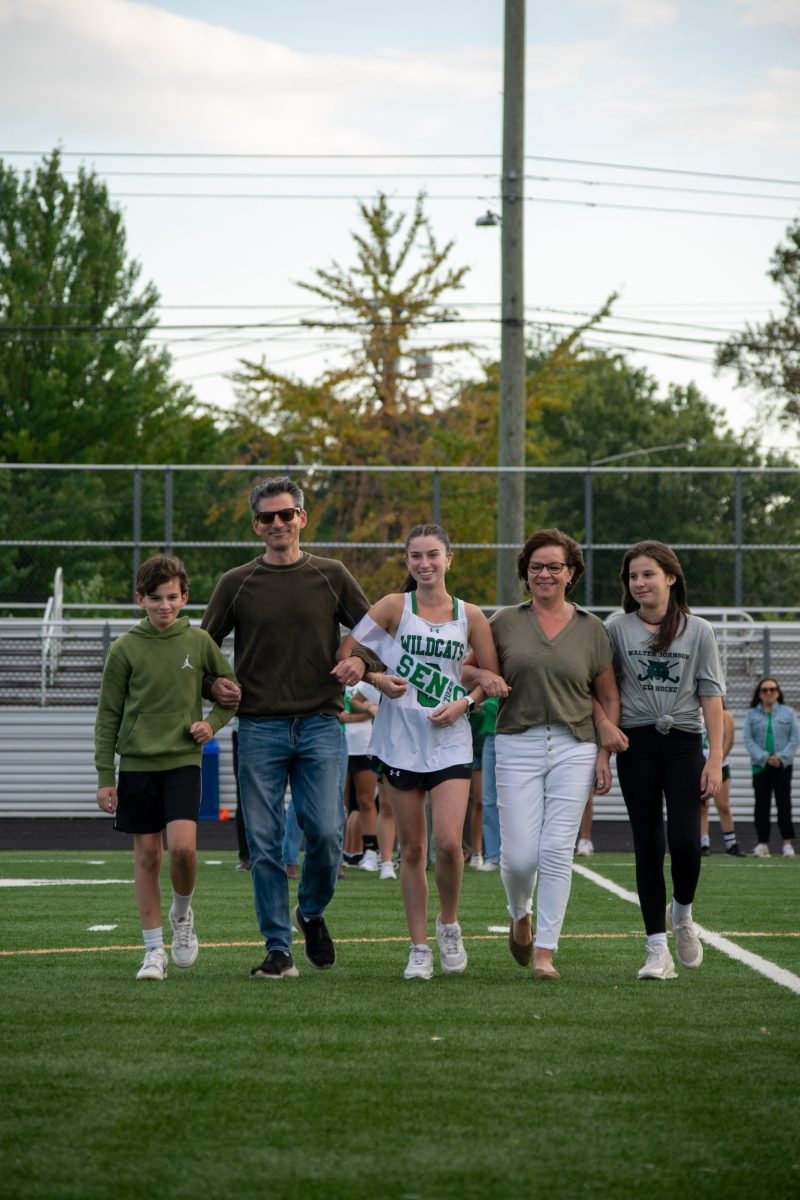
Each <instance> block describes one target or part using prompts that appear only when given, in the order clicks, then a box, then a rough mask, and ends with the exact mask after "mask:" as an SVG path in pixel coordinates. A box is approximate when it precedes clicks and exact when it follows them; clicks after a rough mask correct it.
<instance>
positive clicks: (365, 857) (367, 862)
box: [358, 850, 378, 871]
mask: <svg viewBox="0 0 800 1200" xmlns="http://www.w3.org/2000/svg"><path fill="white" fill-rule="evenodd" d="M358 865H359V867H360V868H361V870H362V871H377V869H378V852H377V850H365V851H364V853H363V854H362V855H361V862H360V863H359V864H358Z"/></svg>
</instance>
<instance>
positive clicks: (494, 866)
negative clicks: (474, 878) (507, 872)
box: [478, 858, 500, 871]
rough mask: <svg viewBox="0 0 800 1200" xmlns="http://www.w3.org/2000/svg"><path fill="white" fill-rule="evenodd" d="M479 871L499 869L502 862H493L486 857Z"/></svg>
mask: <svg viewBox="0 0 800 1200" xmlns="http://www.w3.org/2000/svg"><path fill="white" fill-rule="evenodd" d="M478 870H479V871H499V870H500V863H496V862H491V860H490V859H488V858H487V859H484V862H483V866H482V867H478Z"/></svg>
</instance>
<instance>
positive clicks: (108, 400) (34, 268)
mask: <svg viewBox="0 0 800 1200" xmlns="http://www.w3.org/2000/svg"><path fill="white" fill-rule="evenodd" d="M60 168H61V164H60V160H59V155H58V152H57V151H55V152H54V153H53V154H51V155H50V156H49V157H47V158H45V160H44V161H43V162H42V164H41V165H40V166H39V167H38V168H37V169H36V170H35V171H33V172H30V171H29V172H26V173H25V175H24V176H22V177H21V178H20V177H19V176H18V175H17V174H16V173H15V172H14V171H13V170H12V169H11V168H10V167H8V166H7V165H5V164H4V163H3V162H2V161H0V346H2V357H0V412H1V413H2V417H3V420H2V422H0V458H2V459H3V460H4V461H7V462H61V463H63V462H69V463H79V462H130V461H138V462H158V461H164V456H165V453H167V452H173V451H174V449H175V448H176V445H177V443H179V442H180V440H181V439H180V422H181V421H182V420H183V419H184V418H185V416H186V414H187V413H188V412H189V411H190V409H191V406H192V402H193V397H192V394H191V393H190V392H189V390H188V389H187V388H186V387H184V386H183V385H181V384H177V383H175V382H174V381H172V380H171V379H170V377H169V370H170V357H169V354H168V352H167V351H166V350H165V349H164V348H161V347H157V346H153V345H152V344H151V343H150V342H149V341H148V339H149V337H150V335H151V333H152V332H153V330H154V328H155V327H156V325H157V323H158V322H157V316H156V305H157V303H158V293H157V292H156V290H155V288H154V286H153V285H152V284H150V283H147V284H142V283H141V280H140V276H141V269H140V267H139V264H138V263H136V262H135V261H133V260H130V259H129V258H128V256H127V248H126V236H125V227H124V223H123V219H122V215H121V213H120V212H119V211H118V210H117V209H116V208H115V207H114V206H113V205H112V204H111V202H110V200H109V197H108V192H107V189H106V187H105V184H103V183H102V182H101V181H100V180H99V179H98V178H97V176H96V175H95V174H94V173H92V172H90V171H87V170H85V169H84V168H81V169H80V171H79V173H78V179H77V181H76V182H75V183H74V184H70V183H69V182H68V181H67V180H66V179H65V178H64V176H63V174H62V173H61V169H60Z"/></svg>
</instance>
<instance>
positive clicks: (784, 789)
mask: <svg viewBox="0 0 800 1200" xmlns="http://www.w3.org/2000/svg"><path fill="white" fill-rule="evenodd" d="M753 791H754V792H755V797H756V811H755V823H756V837H757V838H758V840H759V842H763V843H764V845H765V846H766V845H767V844H768V843H769V830H770V808H771V806H772V797H773V794H774V796H775V807H776V808H777V810H778V828H779V829H780V831H781V837H782V838H783V840H784V841H785V842H790V841H791V840H792V838H793V837H794V825H793V824H792V768H791V767H769V766H767V767H765V768H764V770H763V771H759V772H758V774H757V775H754V776H753Z"/></svg>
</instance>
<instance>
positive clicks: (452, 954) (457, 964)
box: [436, 913, 467, 975]
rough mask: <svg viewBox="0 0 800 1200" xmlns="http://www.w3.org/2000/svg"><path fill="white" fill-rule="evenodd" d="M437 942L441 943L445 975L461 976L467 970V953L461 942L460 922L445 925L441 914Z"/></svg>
mask: <svg viewBox="0 0 800 1200" xmlns="http://www.w3.org/2000/svg"><path fill="white" fill-rule="evenodd" d="M436 940H437V941H438V943H439V961H440V963H441V964H442V972H443V974H445V975H460V974H461V972H462V971H465V970H466V969H467V952H466V950H465V949H464V943H463V941H462V940H461V926H460V925H459V923H458V921H454V922H453V924H452V925H445V924H444V922H443V921H442V918H441V913H438V914H437V916H436Z"/></svg>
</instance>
